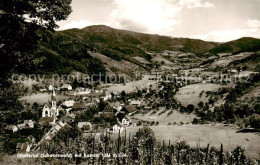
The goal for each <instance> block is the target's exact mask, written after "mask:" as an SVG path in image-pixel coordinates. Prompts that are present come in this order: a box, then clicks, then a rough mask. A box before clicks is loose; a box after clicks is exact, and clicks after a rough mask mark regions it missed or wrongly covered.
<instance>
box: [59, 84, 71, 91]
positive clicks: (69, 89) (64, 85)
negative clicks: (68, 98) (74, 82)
mask: <svg viewBox="0 0 260 165" xmlns="http://www.w3.org/2000/svg"><path fill="white" fill-rule="evenodd" d="M61 89H62V90H68V91H71V90H72V86H71V85H70V84H63V85H62V87H61Z"/></svg>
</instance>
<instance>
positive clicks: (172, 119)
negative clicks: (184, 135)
mask: <svg viewBox="0 0 260 165" xmlns="http://www.w3.org/2000/svg"><path fill="white" fill-rule="evenodd" d="M163 111H164V109H161V110H159V111H157V112H156V113H155V114H153V113H152V112H149V113H146V114H135V115H134V116H132V118H134V119H137V120H144V121H149V122H152V121H154V122H157V121H158V122H159V126H167V125H168V123H171V124H173V123H176V124H180V123H181V122H183V123H190V122H192V120H193V119H194V118H195V117H196V116H195V115H194V114H181V113H180V112H178V111H176V110H167V111H166V112H164V113H162V112H163ZM171 111H172V112H173V113H172V114H170V115H167V114H168V113H169V112H171ZM160 113H162V114H160Z"/></svg>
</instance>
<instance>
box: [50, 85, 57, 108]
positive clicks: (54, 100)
mask: <svg viewBox="0 0 260 165" xmlns="http://www.w3.org/2000/svg"><path fill="white" fill-rule="evenodd" d="M51 105H52V107H55V108H56V94H55V91H54V89H53V90H52V95H51Z"/></svg>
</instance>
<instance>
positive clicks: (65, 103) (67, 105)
mask: <svg viewBox="0 0 260 165" xmlns="http://www.w3.org/2000/svg"><path fill="white" fill-rule="evenodd" d="M74 103H75V101H74V100H67V101H64V102H63V103H62V105H63V106H64V107H65V108H71V107H72V106H73V105H74Z"/></svg>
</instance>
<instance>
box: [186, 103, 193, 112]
mask: <svg viewBox="0 0 260 165" xmlns="http://www.w3.org/2000/svg"><path fill="white" fill-rule="evenodd" d="M187 110H188V112H192V111H193V110H194V105H192V104H189V105H188V106H187Z"/></svg>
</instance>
